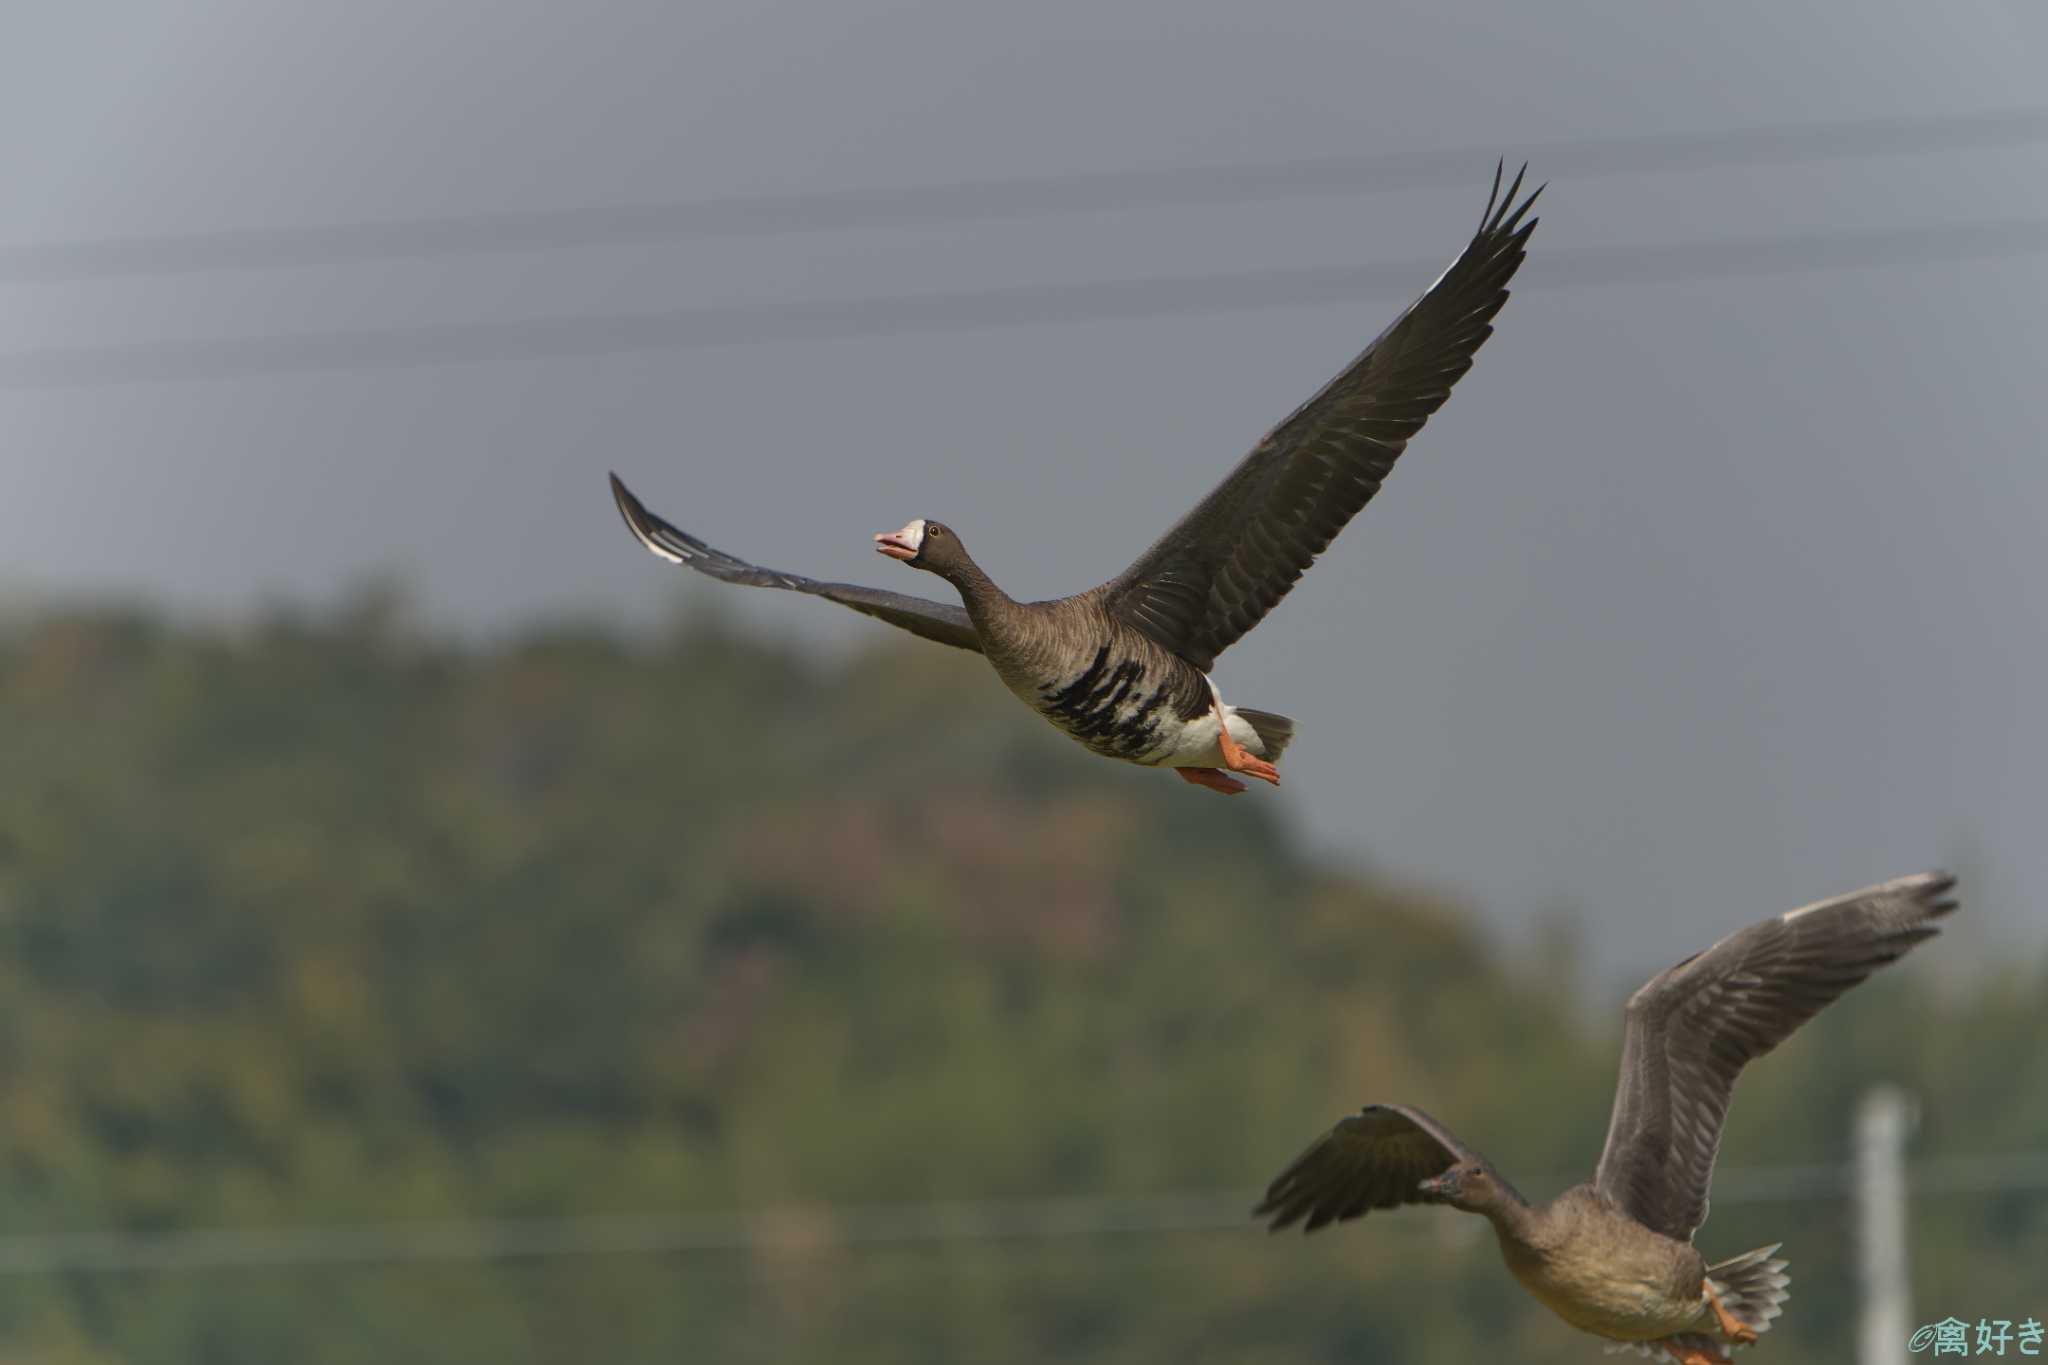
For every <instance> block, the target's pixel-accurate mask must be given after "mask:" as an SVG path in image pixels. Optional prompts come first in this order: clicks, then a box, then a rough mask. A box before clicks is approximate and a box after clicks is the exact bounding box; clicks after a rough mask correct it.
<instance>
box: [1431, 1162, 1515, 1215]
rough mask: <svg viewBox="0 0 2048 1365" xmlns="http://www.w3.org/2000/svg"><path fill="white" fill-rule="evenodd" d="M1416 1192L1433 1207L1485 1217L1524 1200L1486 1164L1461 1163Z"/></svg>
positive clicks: (1432, 1178)
mask: <svg viewBox="0 0 2048 1365" xmlns="http://www.w3.org/2000/svg"><path fill="white" fill-rule="evenodd" d="M1416 1188H1417V1189H1419V1190H1421V1191H1422V1193H1423V1194H1424V1195H1425V1196H1427V1197H1428V1199H1429V1200H1430V1201H1431V1202H1432V1203H1438V1204H1449V1205H1450V1206H1451V1207H1452V1208H1454V1209H1463V1210H1464V1211H1465V1212H1466V1213H1485V1212H1486V1211H1487V1210H1489V1209H1494V1208H1499V1207H1500V1206H1501V1205H1502V1204H1507V1203H1520V1202H1521V1196H1520V1195H1518V1194H1516V1193H1515V1191H1514V1189H1513V1188H1512V1187H1511V1186H1509V1184H1508V1183H1507V1182H1506V1181H1505V1180H1502V1179H1501V1178H1500V1177H1499V1176H1497V1175H1495V1174H1494V1173H1493V1169H1492V1168H1491V1167H1489V1166H1488V1165H1486V1163H1485V1162H1483V1161H1461V1162H1459V1163H1458V1164H1457V1165H1455V1166H1453V1167H1451V1168H1450V1169H1449V1170H1446V1171H1442V1172H1440V1173H1438V1174H1436V1175H1433V1176H1431V1177H1430V1178H1429V1179H1427V1180H1425V1181H1423V1182H1422V1183H1421V1184H1420V1185H1418V1186H1417V1187H1416Z"/></svg>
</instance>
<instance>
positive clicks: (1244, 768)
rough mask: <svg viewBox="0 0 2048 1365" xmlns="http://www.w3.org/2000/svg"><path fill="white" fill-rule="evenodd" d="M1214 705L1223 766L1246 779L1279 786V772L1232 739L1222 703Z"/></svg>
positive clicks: (1217, 739)
mask: <svg viewBox="0 0 2048 1365" xmlns="http://www.w3.org/2000/svg"><path fill="white" fill-rule="evenodd" d="M1214 705H1215V707H1216V721H1217V725H1216V747H1217V748H1219V749H1221V750H1222V751H1223V766H1224V767H1226V768H1228V769H1230V771H1232V772H1234V773H1243V774H1244V775H1245V776H1246V777H1256V778H1258V779H1259V780H1260V781H1261V782H1271V783H1272V784H1273V785H1274V786H1276V787H1277V786H1279V785H1280V770H1279V769H1278V768H1276V767H1274V766H1273V765H1272V764H1270V763H1268V762H1266V760H1265V759H1263V758H1260V757H1258V756H1257V755H1255V754H1253V753H1252V751H1251V750H1249V749H1247V748H1245V747H1244V746H1243V745H1242V744H1239V743H1238V742H1237V741H1236V740H1234V739H1232V738H1231V737H1230V723H1229V721H1228V720H1226V719H1225V718H1224V715H1223V703H1222V702H1221V701H1220V700H1219V701H1217V702H1215V703H1214Z"/></svg>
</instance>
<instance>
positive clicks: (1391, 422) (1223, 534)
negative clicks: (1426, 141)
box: [612, 171, 1542, 791]
mask: <svg viewBox="0 0 2048 1365" xmlns="http://www.w3.org/2000/svg"><path fill="white" fill-rule="evenodd" d="M1521 185H1522V177H1521V175H1519V174H1518V175H1517V176H1516V177H1515V180H1514V183H1513V184H1512V185H1509V186H1508V188H1507V193H1506V194H1505V195H1503V194H1502V193H1501V192H1500V191H1501V177H1500V174H1499V172H1498V171H1496V173H1495V177H1494V186H1493V193H1492V195H1491V196H1490V197H1489V199H1488V201H1487V208H1486V212H1485V214H1484V215H1483V216H1482V218H1481V221H1480V228H1479V231H1478V233H1477V234H1476V235H1475V236H1474V237H1473V239H1472V241H1471V243H1470V244H1469V245H1468V246H1467V247H1466V248H1465V251H1464V252H1463V254H1461V255H1460V256H1459V257H1458V259H1457V260H1456V261H1454V262H1453V263H1452V264H1451V267H1450V268H1449V269H1448V270H1446V271H1445V272H1444V274H1443V276H1442V277H1441V278H1439V279H1438V280H1437V282H1436V283H1435V284H1434V285H1432V286H1431V287H1430V288H1429V290H1428V291H1427V292H1425V293H1424V294H1423V295H1422V297H1421V298H1419V299H1418V300H1416V302H1415V303H1414V304H1413V305H1411V306H1410V307H1409V308H1408V309H1407V310H1406V311H1405V312H1403V313H1402V314H1401V316H1400V317H1399V318H1397V319H1396V320H1395V321H1394V323H1393V325H1391V326H1390V327H1388V328H1387V329H1386V330H1385V331H1384V332H1382V333H1381V334H1380V335H1379V337H1378V338H1376V339H1375V340H1374V341H1373V343H1372V344H1371V345H1370V346H1368V347H1366V349H1365V351H1364V353H1363V354H1361V355H1360V356H1359V357H1358V358H1357V359H1356V360H1355V361H1353V362H1352V363H1351V365H1350V366H1349V367H1347V368H1346V369H1345V370H1344V372H1343V373H1342V374H1340V375H1338V376H1337V377H1336V378H1335V379H1333V380H1331V381H1330V383H1329V384H1327V385H1325V386H1324V388H1323V389H1322V390H1321V391H1320V392H1319V393H1317V394H1316V395H1315V396H1314V397H1313V398H1311V399H1309V401H1308V402H1307V403H1305V404H1303V405H1302V406H1301V407H1300V408H1299V409H1298V410H1297V411H1295V412H1294V413H1293V414H1292V415H1291V416H1289V417H1288V418H1287V420H1286V421H1284V422H1282V423H1281V424H1280V425H1279V426H1277V427H1275V428H1274V429H1273V430H1272V432H1271V433H1270V434H1268V435H1267V436H1266V438H1265V439H1264V440H1262V441H1260V442H1259V444H1258V445H1257V446H1255V447H1254V448H1253V449H1252V452H1251V453H1250V454H1249V455H1247V456H1245V457H1244V459H1243V460H1242V461H1240V462H1239V463H1238V465H1237V467H1236V468H1235V469H1234V470H1232V471H1231V473H1230V475H1229V476H1228V477H1227V478H1225V479H1224V480H1223V482H1222V483H1221V484H1219V485H1217V487H1216V488H1215V489H1213V490H1212V491H1211V492H1210V493H1209V495H1208V496H1207V497H1205V498H1203V499H1202V501H1201V502H1200V503H1198V504H1197V505H1196V506H1195V508H1194V510H1193V511H1191V512H1189V513H1188V514H1187V515H1186V516H1185V517H1183V518H1181V520H1180V521H1179V523H1178V524H1176V525H1175V526H1174V527H1173V528H1172V529H1171V530H1169V531H1168V532H1167V533H1166V534H1165V535H1164V536H1162V537H1161V538H1160V539H1159V540H1158V541H1157V542H1156V543H1154V544H1153V546H1152V547H1151V548H1150V549H1148V550H1147V551H1146V552H1145V553H1144V554H1142V555H1140V556H1139V557H1138V559H1137V561H1136V562H1135V563H1133V564H1132V565H1131V566H1130V567H1129V568H1128V569H1126V570H1124V572H1123V573H1121V574H1119V575H1118V576H1117V577H1116V578H1114V579H1112V580H1110V581H1109V582H1107V583H1104V584H1102V585H1101V586H1100V587H1096V588H1092V589H1090V590H1088V591H1087V592H1083V593H1077V594H1075V595H1074V596H1072V597H1063V598H1059V599H1056V600H1053V601H1049V602H1018V601H1015V600H1013V599H1012V598H1011V597H1009V596H1008V594H1006V593H1004V592H1003V591H1002V590H1001V589H1000V588H998V587H996V585H995V583H994V582H993V581H992V580H991V579H990V578H989V577H988V575H987V574H985V573H983V572H982V570H981V569H980V567H979V566H978V565H976V564H975V563H974V561H973V560H972V559H971V558H969V557H968V555H967V551H966V549H965V547H963V546H962V545H961V544H960V539H959V537H958V536H957V535H955V534H954V533H953V532H952V530H951V529H950V528H948V527H946V526H944V525H943V524H941V523H939V522H935V521H931V520H928V519H927V520H918V521H913V522H911V523H910V524H909V525H908V526H905V527H904V528H903V529H902V530H901V531H898V532H894V533H892V534H890V535H886V536H877V537H875V540H876V548H877V549H879V550H880V551H882V552H883V553H884V554H888V555H890V556H891V557H892V558H897V559H901V560H904V561H905V562H907V563H909V564H910V565H912V566H913V567H915V568H920V569H925V570H928V571H929V572H932V573H936V574H938V575H939V576H941V577H943V578H945V579H946V580H947V581H948V582H949V583H951V584H952V585H953V586H954V588H955V589H956V590H957V591H958V592H959V594H960V597H961V602H962V606H960V607H953V606H948V605H946V604H944V603H940V602H932V601H928V600H926V599H924V598H919V597H909V596H905V595H903V594H901V593H893V592H884V591H881V590H878V589H874V588H866V587H860V586H857V585H855V584H851V583H828V582H821V581H819V580H816V579H811V578H805V577H802V576H800V575H797V574H789V573H782V572H779V571H777V570H773V569H764V568H761V567H759V566H758V565H754V564H749V563H747V562H746V561H744V560H741V559H737V558H735V557H733V556H732V555H728V554H725V553H724V552H723V551H720V550H715V549H713V548H712V547H711V546H709V545H707V544H705V543H704V542H703V541H701V540H698V539H697V538H696V537H694V536H692V535H689V534H688V533H687V532H684V531H681V530H679V529H677V528H676V527H674V526H672V525H670V524H669V523H668V522H666V521H663V520H662V519H661V518H659V517H657V516H655V515H654V514H653V513H651V512H649V511H648V510H647V508H646V507H645V506H643V505H642V504H641V502H640V501H639V499H637V498H635V497H634V496H633V495H632V493H630V492H629V491H627V489H626V486H625V485H624V484H623V483H621V482H620V481H619V479H618V476H617V475H614V476H613V477H612V494H613V497H614V498H615V499H616V501H617V502H618V505H619V510H620V512H621V513H622V514H623V515H624V517H625V519H626V525H627V526H628V527H629V528H631V530H632V532H633V534H634V535H635V536H636V537H638V538H639V540H640V542H641V543H642V544H643V545H645V546H646V547H647V548H648V549H649V550H651V551H653V552H654V553H655V554H657V555H660V556H661V557H662V558H664V559H668V560H670V561H672V562H674V563H677V564H687V565H688V566H690V567H691V568H693V569H696V570H698V571H699V572H701V573H706V574H709V575H711V576H712V577H714V578H718V579H722V580H724V581H725V582H728V583H742V584H750V585H754V586H759V587H773V588H785V589H789V590H791V591H795V592H804V593H810V594H812V595H814V596H818V597H823V598H826V599H827V600H830V601H834V602H838V603H839V604H841V605H842V606H847V607H851V608H853V609H854V610H855V611H859V612H863V613H865V614H867V615H869V616H873V617H876V618H877V619H880V620H883V621H887V622H888V623H889V624H891V625H894V626H899V627H901V628H902V629H904V630H907V631H910V632H911V633H912V634H914V635H918V636H920V637H922V638H924V639H927V640H935V641H937V642H939V643H941V644H947V645H952V646H955V647H956V648H960V649H971V650H975V651H977V652H979V653H982V654H984V655H986V656H987V658H988V660H989V662H990V663H991V664H992V665H993V666H994V667H995V669H996V672H997V673H998V674H999V675H1000V676H1001V677H1002V679H1003V681H1004V683H1005V684H1007V685H1008V686H1009V687H1010V689H1011V690H1012V691H1013V692H1015V693H1016V694H1017V695H1018V696H1019V697H1020V698H1022V699H1023V700H1024V701H1025V703H1026V704H1027V705H1029V706H1031V707H1032V709H1033V710H1035V711H1037V712H1038V713H1039V714H1040V715H1042V716H1044V717H1045V718H1046V719H1047V720H1049V721H1051V722H1052V723H1053V724H1054V725H1056V726H1058V727H1059V728H1060V729H1061V730H1063V731H1065V732H1066V733H1067V734H1069V735H1071V736H1073V737H1074V738H1075V739H1077V740H1079V741H1080V742H1081V743H1083V744H1085V745H1086V746H1087V747H1088V748H1090V749H1091V750H1093V751H1094V752H1096V753H1099V754H1102V755H1104V756H1106V757H1110V758H1117V759H1122V760H1125V761H1127V762H1132V763H1139V764H1144V765H1147V766H1156V767H1171V768H1176V769H1179V770H1180V771H1181V773H1182V775H1183V776H1184V777H1187V778H1188V779H1189V780H1190V781H1193V782H1197V783H1199V784H1200V785H1203V786H1208V787H1212V788H1214V789H1216V790H1220V791H1241V790H1243V787H1242V784H1241V783H1238V782H1236V781H1235V780H1234V779H1232V778H1229V777H1226V776H1224V775H1223V774H1222V773H1221V772H1219V771H1217V769H1219V768H1225V769H1229V770H1230V771H1233V772H1238V773H1244V774H1248V775H1250V776H1254V777H1259V778H1263V779H1265V780H1267V781H1272V782H1277V781H1278V780H1279V778H1278V774H1277V771H1276V770H1275V769H1274V768H1273V766H1272V764H1271V763H1270V761H1269V760H1271V759H1274V758H1277V757H1278V756H1279V754H1280V750H1281V749H1282V748H1284V747H1285V746H1286V744H1287V742H1288V741H1289V740H1290V739H1291V738H1292V736H1293V732H1294V726H1293V722H1292V721H1289V720H1288V719H1286V718H1285V717H1284V716H1276V715H1272V714H1270V713H1268V712H1262V711H1252V710H1250V709H1239V708H1235V707H1230V706H1226V705H1224V704H1223V701H1222V699H1221V697H1220V696H1219V695H1218V694H1217V693H1216V691H1215V689H1214V688H1213V687H1212V686H1211V685H1210V683H1209V681H1208V677H1207V674H1208V672H1209V670H1210V669H1211V668H1212V667H1213V666H1214V665H1215V662H1216V657H1217V655H1219V654H1221V653H1222V652H1223V651H1224V650H1225V649H1227V648H1228V647H1229V646H1230V645H1231V644H1232V643H1234V642H1235V641H1236V640H1238V639H1239V638H1240V637H1241V636H1243V635H1244V634H1245V632H1247V631H1249V630H1250V629H1251V628H1252V627H1253V626H1255V625H1257V624H1258V623H1259V621H1260V620H1261V619H1262V618H1264V616H1265V615H1266V613H1267V612H1269V611H1271V610H1272V609H1273V607H1274V606H1275V605H1276V604H1277V603H1278V602H1279V601H1280V599H1281V598H1283V597H1285V596H1286V595H1287V592H1288V590H1289V589H1290V588H1292V587H1293V586H1294V583H1295V582H1296V580H1298V579H1299V578H1300V577H1301V575H1302V574H1303V572H1305V571H1306V570H1307V568H1308V566H1309V565H1310V564H1311V563H1313V562H1314V560H1315V557H1316V556H1317V555H1318V554H1320V553H1321V552H1322V551H1323V550H1324V549H1325V548H1327V547H1328V545H1329V544H1330V542H1331V540H1332V539H1334V538H1335V537H1336V535H1337V533H1338V532H1339V531H1340V530H1342V529H1343V528H1344V525H1345V523H1347V522H1348V521H1350V519H1351V518H1352V516H1353V515H1355V514H1356V513H1357V512H1358V510H1359V509H1360V508H1362V507H1363V506H1365V504H1366V503H1367V502H1368V501H1370V500H1371V498H1372V496H1373V494H1374V493H1376V492H1378V491H1379V487H1380V483H1381V481H1382V480H1384V479H1385V478H1386V475H1387V472H1388V471H1389V470H1390V469H1391V468H1393V465H1394V461H1395V460H1396V459H1398V458H1399V457H1400V455H1401V452H1402V451H1403V450H1405V449H1406V448H1407V445H1408V441H1409V440H1410V439H1411V438H1412V437H1413V436H1414V435H1415V433H1416V432H1417V431H1419V430H1420V429H1421V427H1422V424H1423V423H1424V422H1425V421H1426V420H1427V419H1428V417H1429V415H1430V414H1431V413H1433V412H1435V411H1436V410H1437V409H1438V408H1439V407H1441V406H1443V403H1444V400H1445V399H1446V398H1448V397H1449V396H1450V391H1451V386H1452V385H1453V384H1455V383H1456V382H1457V380H1458V377H1459V376H1460V375H1462V374H1464V373H1465V371H1466V370H1468V369H1470V368H1471V366H1472V357H1473V354H1474V353H1475V352H1476V351H1478V349H1479V347H1480V346H1481V345H1482V344H1483V343H1484V342H1485V340H1486V338H1487V337H1488V336H1490V335H1491V334H1492V331H1493V325H1492V320H1493V316H1494V314H1496V313H1497V312H1499V311H1500V308H1501V305H1502V304H1504V303H1505V302H1506V301H1507V297H1508V290H1507V285H1508V281H1509V280H1510V279H1512V278H1513V276H1514V274H1515V271H1516V270H1517V269H1518V268H1519V267H1520V266H1521V263H1522V260H1523V257H1524V254H1525V250H1526V246H1527V243H1528V239H1529V234H1530V233H1531V232H1533V231H1534V230H1535V227H1536V220H1535V219H1534V218H1527V219H1526V221H1525V215H1526V214H1527V213H1528V210H1529V207H1530V205H1531V204H1533V203H1534V202H1535V200H1536V196H1537V195H1538V194H1540V193H1541V192H1542V191H1541V190H1540V189H1538V190H1536V191H1534V192H1532V193H1531V194H1529V195H1528V196H1527V197H1526V198H1522V199H1520V200H1519V201H1518V199H1517V196H1518V195H1519V194H1520V191H1521Z"/></svg>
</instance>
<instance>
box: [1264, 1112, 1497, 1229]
mask: <svg viewBox="0 0 2048 1365" xmlns="http://www.w3.org/2000/svg"><path fill="white" fill-rule="evenodd" d="M1479 1159H1480V1158H1479V1156H1478V1154H1477V1153H1475V1152H1473V1151H1472V1150H1470V1149H1469V1148H1467V1147H1466V1146H1465V1145H1464V1144H1463V1143H1461V1142H1459V1141H1458V1139H1457V1138H1455V1137H1453V1136H1452V1135H1451V1132H1450V1130H1449V1129H1448V1128H1445V1127H1444V1126H1443V1125H1442V1124H1440V1123H1438V1122H1437V1121H1436V1120H1435V1119H1433V1118H1431V1117H1430V1116H1429V1115H1427V1114H1425V1113H1423V1112H1422V1111H1421V1110H1420V1109H1412V1108H1410V1107H1409V1106H1407V1105H1405V1104H1368V1105H1367V1106H1366V1107H1365V1108H1363V1109H1361V1110H1359V1111H1358V1113H1356V1114H1355V1115H1353V1116H1352V1117H1350V1118H1348V1119H1344V1120H1343V1121H1341V1122H1340V1123H1338V1125H1337V1126H1336V1127H1335V1128H1332V1129H1331V1130H1330V1131H1329V1132H1327V1133H1325V1134H1323V1136H1321V1137H1320V1138H1317V1139H1316V1142H1315V1145H1314V1146H1312V1147H1310V1148H1309V1149H1308V1150H1307V1151H1305V1152H1303V1153H1302V1154H1301V1155H1300V1156H1298V1157H1296V1158H1295V1159H1294V1163H1293V1164H1292V1165H1290V1166H1289V1167H1288V1168H1287V1169H1286V1170H1284V1171H1282V1172H1280V1174H1279V1175H1278V1176H1277V1177H1275V1179H1274V1181H1273V1183H1272V1184H1270V1185H1268V1186H1267V1187H1266V1197H1265V1198H1264V1199H1262V1200H1260V1201H1259V1206H1258V1207H1257V1208H1255V1209H1253V1210H1252V1216H1253V1217H1254V1218H1271V1219H1272V1220H1273V1221H1272V1227H1273V1231H1275V1232H1278V1231H1280V1229H1282V1228H1287V1227H1292V1226H1294V1225H1295V1224H1296V1223H1303V1220H1304V1219H1305V1220H1307V1221H1306V1222H1305V1223H1304V1224H1303V1227H1302V1231H1303V1232H1314V1231H1315V1230H1316V1229H1317V1228H1319V1227H1322V1226H1324V1225H1326V1224H1329V1223H1337V1222H1342V1221H1344V1220H1345V1219H1347V1218H1357V1217H1359V1216H1360V1215H1362V1214H1365V1213H1367V1212H1369V1211H1370V1210H1373V1209H1391V1208H1394V1207H1396V1206H1398V1205H1401V1204H1427V1203H1432V1202H1435V1201H1433V1200H1431V1199H1430V1198H1429V1197H1428V1196H1427V1195H1425V1194H1423V1193H1422V1192H1421V1190H1420V1189H1418V1188H1417V1186H1419V1185H1420V1184H1421V1183H1422V1182H1423V1181H1425V1180H1427V1179H1429V1178H1430V1177H1431V1176H1436V1175H1442V1174H1443V1173H1444V1172H1445V1171H1447V1170H1449V1169H1450V1168H1451V1167H1453V1166H1455V1165H1457V1164H1459V1163H1460V1162H1464V1161H1477V1160H1479Z"/></svg>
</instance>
